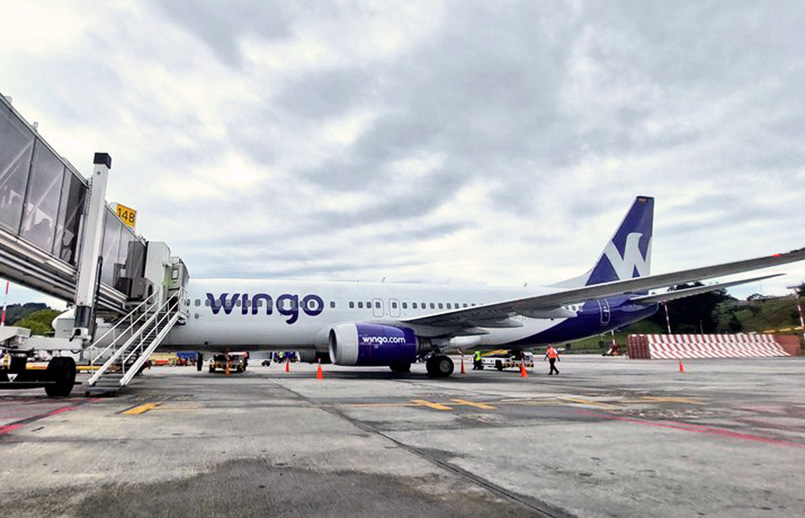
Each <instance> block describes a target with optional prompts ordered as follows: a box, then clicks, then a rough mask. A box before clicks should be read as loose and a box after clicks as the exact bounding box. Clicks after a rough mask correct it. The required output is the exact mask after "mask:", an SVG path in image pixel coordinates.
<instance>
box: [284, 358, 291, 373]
mask: <svg viewBox="0 0 805 518" xmlns="http://www.w3.org/2000/svg"><path fill="white" fill-rule="evenodd" d="M285 372H291V362H289V361H288V360H285Z"/></svg>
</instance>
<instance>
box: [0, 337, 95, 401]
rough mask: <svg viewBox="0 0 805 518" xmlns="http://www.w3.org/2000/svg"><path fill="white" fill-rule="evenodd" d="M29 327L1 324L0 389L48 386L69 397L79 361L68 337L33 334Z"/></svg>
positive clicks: (54, 394)
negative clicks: (32, 335) (2, 325)
mask: <svg viewBox="0 0 805 518" xmlns="http://www.w3.org/2000/svg"><path fill="white" fill-rule="evenodd" d="M30 334H31V333H30V331H29V330H28V329H25V328H20V327H14V326H6V327H2V328H0V389H4V390H8V389H31V388H44V389H45V392H46V393H47V395H48V396H51V397H66V396H68V395H70V392H72V390H73V385H75V375H76V364H75V359H74V357H73V356H74V355H76V354H77V353H78V352H80V350H79V351H72V349H70V348H71V347H76V346H75V344H71V343H69V341H68V340H61V339H58V338H46V337H40V336H35V337H31V336H30Z"/></svg>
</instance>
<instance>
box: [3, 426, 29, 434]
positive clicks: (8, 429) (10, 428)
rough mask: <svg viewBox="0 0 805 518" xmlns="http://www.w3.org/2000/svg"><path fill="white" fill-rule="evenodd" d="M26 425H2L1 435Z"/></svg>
mask: <svg viewBox="0 0 805 518" xmlns="http://www.w3.org/2000/svg"><path fill="white" fill-rule="evenodd" d="M23 426H24V425H21V424H10V425H6V426H0V435H3V434H5V433H8V432H13V431H14V430H16V429H17V428H22V427H23Z"/></svg>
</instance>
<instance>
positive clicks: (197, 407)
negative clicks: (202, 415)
mask: <svg viewBox="0 0 805 518" xmlns="http://www.w3.org/2000/svg"><path fill="white" fill-rule="evenodd" d="M204 408H205V407H204V406H203V405H170V406H157V407H156V408H150V409H149V410H154V411H156V410H160V411H162V410H168V411H171V412H173V411H175V410H202V409H204Z"/></svg>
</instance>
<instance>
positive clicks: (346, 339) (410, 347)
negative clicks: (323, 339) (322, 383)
mask: <svg viewBox="0 0 805 518" xmlns="http://www.w3.org/2000/svg"><path fill="white" fill-rule="evenodd" d="M329 343H330V359H331V360H332V362H333V363H335V364H337V365H357V366H380V365H390V366H395V365H410V364H412V363H414V362H415V361H416V358H417V354H418V353H419V352H420V351H419V348H420V342H419V340H418V339H417V337H416V335H415V334H414V331H413V330H412V329H409V328H407V327H396V326H390V325H386V324H360V323H350V324H339V325H336V326H334V327H333V328H332V329H330V338H329Z"/></svg>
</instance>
